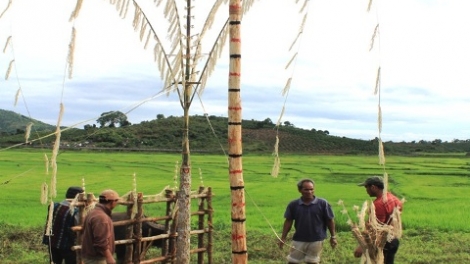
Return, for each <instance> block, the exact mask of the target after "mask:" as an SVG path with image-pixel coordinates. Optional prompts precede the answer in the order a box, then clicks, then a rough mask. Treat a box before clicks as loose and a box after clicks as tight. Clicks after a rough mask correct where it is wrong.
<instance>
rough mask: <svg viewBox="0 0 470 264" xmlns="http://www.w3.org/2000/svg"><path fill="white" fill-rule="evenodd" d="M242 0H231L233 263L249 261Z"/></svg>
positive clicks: (230, 168) (229, 115)
mask: <svg viewBox="0 0 470 264" xmlns="http://www.w3.org/2000/svg"><path fill="white" fill-rule="evenodd" d="M241 11H242V10H241V0H230V5H229V16H230V25H229V27H230V28H229V29H230V66H229V81H228V86H229V87H228V145H229V149H228V154H229V177H230V190H231V198H232V203H231V205H232V214H231V216H232V263H236V264H240V263H247V262H248V253H247V248H246V230H245V220H246V216H245V183H244V181H243V168H242V105H241V97H240V66H241V42H240V25H241V14H242V13H241Z"/></svg>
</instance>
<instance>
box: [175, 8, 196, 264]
mask: <svg viewBox="0 0 470 264" xmlns="http://www.w3.org/2000/svg"><path fill="white" fill-rule="evenodd" d="M186 3H187V8H186V12H187V13H186V15H187V16H186V36H187V37H186V51H185V52H186V54H185V57H184V61H185V65H184V66H185V67H184V74H185V77H184V79H185V82H183V85H184V93H183V110H184V121H183V142H182V148H183V150H182V161H181V168H180V188H179V192H178V194H177V204H178V214H177V217H176V219H177V220H176V232H178V236H177V238H176V263H177V264H189V261H190V259H191V256H190V249H191V248H190V246H191V245H190V240H191V234H190V232H191V197H190V195H191V160H190V154H189V108H190V106H191V94H192V85H193V84H192V83H191V72H190V70H191V42H190V40H191V38H190V37H189V36H191V0H187V1H186Z"/></svg>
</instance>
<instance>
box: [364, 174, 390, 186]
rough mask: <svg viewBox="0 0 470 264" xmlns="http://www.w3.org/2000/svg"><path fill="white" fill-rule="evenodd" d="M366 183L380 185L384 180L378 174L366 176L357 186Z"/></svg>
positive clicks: (365, 184)
mask: <svg viewBox="0 0 470 264" xmlns="http://www.w3.org/2000/svg"><path fill="white" fill-rule="evenodd" d="M367 185H375V186H379V185H382V186H383V185H384V180H383V178H382V177H380V176H372V177H369V178H367V180H365V181H364V182H362V183H359V184H358V185H357V186H367Z"/></svg>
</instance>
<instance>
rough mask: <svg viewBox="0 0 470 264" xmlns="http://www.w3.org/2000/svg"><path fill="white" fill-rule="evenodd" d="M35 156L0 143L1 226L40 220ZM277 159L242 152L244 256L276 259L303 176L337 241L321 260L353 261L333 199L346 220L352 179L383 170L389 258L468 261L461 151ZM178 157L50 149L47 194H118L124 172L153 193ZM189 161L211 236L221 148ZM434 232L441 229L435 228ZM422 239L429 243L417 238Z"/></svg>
mask: <svg viewBox="0 0 470 264" xmlns="http://www.w3.org/2000/svg"><path fill="white" fill-rule="evenodd" d="M45 156H48V158H49V159H50V156H51V151H50V150H45V151H26V150H6V151H0V168H1V169H0V191H1V193H2V194H3V197H2V198H3V199H0V208H1V210H0V219H1V220H0V223H1V224H2V225H5V226H7V227H11V226H14V227H21V228H26V229H27V228H32V229H34V230H40V227H42V226H43V225H44V221H45V217H46V211H47V205H42V204H41V203H40V196H41V185H42V184H43V183H44V182H45V183H47V184H48V185H49V186H50V185H51V184H50V181H51V175H52V171H51V170H50V169H49V172H46V166H45V161H44V159H45V158H44V157H45ZM280 158H281V168H280V173H279V175H278V177H276V178H274V177H272V176H271V175H270V171H271V168H272V166H273V164H274V158H273V157H272V156H270V155H265V156H262V155H256V156H254V155H253V156H252V155H246V156H244V157H243V177H244V180H245V190H246V215H247V222H246V230H247V234H248V238H247V240H248V246H249V247H250V246H252V248H249V252H250V255H249V256H250V258H252V261H250V262H251V263H284V256H285V252H277V253H276V254H277V255H276V254H274V256H273V255H272V252H274V251H275V250H276V248H271V249H269V247H273V245H274V244H275V241H276V236H277V235H280V232H281V230H282V223H283V220H284V219H283V213H284V209H285V206H286V205H287V203H288V202H289V201H290V200H292V199H296V198H298V197H299V193H298V191H297V189H296V182H297V181H298V180H299V179H301V178H305V177H307V178H311V179H313V180H314V181H315V182H316V186H315V194H316V196H319V197H323V198H325V199H327V200H328V201H329V202H330V203H331V204H332V206H333V208H334V211H335V214H336V224H337V229H338V231H339V236H340V246H339V248H337V249H336V250H335V251H332V250H331V249H330V248H329V246H328V245H326V246H325V252H324V253H323V256H324V257H323V262H322V263H359V260H358V259H354V258H352V250H353V249H354V248H355V241H354V239H353V238H352V235H351V234H350V232H349V227H348V225H347V224H346V221H347V216H345V215H342V214H341V213H340V211H341V210H342V207H340V206H339V205H337V202H338V201H339V200H343V201H344V203H345V205H346V207H347V209H348V210H349V211H350V215H351V218H353V219H354V215H353V210H352V207H353V206H354V205H359V206H360V205H362V203H364V201H366V200H370V199H371V198H370V197H368V196H367V193H366V192H365V190H364V188H363V187H358V186H357V184H358V183H360V182H362V181H363V180H364V179H366V178H367V177H369V176H371V175H382V174H383V173H384V172H386V173H388V175H389V190H390V191H392V192H393V193H394V194H395V195H396V196H397V197H399V198H404V199H405V200H406V202H405V204H404V210H403V214H402V220H403V227H404V234H405V235H404V238H403V239H402V246H401V249H400V250H399V253H398V255H397V258H398V259H397V263H465V262H466V261H467V260H470V259H469V254H470V250H468V249H467V251H465V250H466V249H464V248H463V246H462V245H463V243H467V244H468V243H469V242H470V236H469V235H468V233H470V225H469V224H468V223H469V222H470V213H469V212H470V205H469V202H468V197H469V196H468V194H469V192H470V157H468V156H465V155H463V154H462V155H452V156H443V155H441V156H407V157H402V156H389V157H386V164H385V166H381V165H379V164H378V157H376V156H327V155H321V156H316V155H312V156H307V155H286V156H283V155H282V153H281V157H280ZM180 161H181V155H180V154H177V153H175V154H160V153H122V152H101V153H98V152H85V151H83V152H62V153H60V154H59V155H58V156H57V167H58V173H57V197H56V198H54V199H53V200H54V201H60V200H62V199H63V197H64V196H65V191H66V189H67V188H68V187H69V186H71V185H79V186H82V185H83V184H84V186H85V188H86V192H87V193H94V194H98V193H100V192H101V191H102V190H104V189H108V188H111V189H115V190H116V191H118V192H119V193H120V194H124V193H127V192H128V191H131V190H132V188H133V179H134V176H133V175H134V174H135V175H136V182H137V191H138V192H142V193H143V194H144V195H151V194H157V193H160V192H161V191H162V190H163V189H164V188H165V187H169V188H174V187H175V185H176V186H177V185H178V183H177V182H175V180H176V181H178V177H179V176H178V175H176V173H175V169H176V168H177V166H178V165H179V164H180V163H181V162H180ZM191 167H192V186H193V187H192V189H193V190H196V189H197V188H198V187H199V186H201V185H203V186H206V187H212V190H213V192H214V194H215V197H214V199H213V208H214V220H213V221H214V227H215V230H216V231H218V232H219V235H221V236H223V235H224V234H227V236H228V235H229V232H230V228H231V220H230V210H231V208H230V188H229V187H230V186H229V176H228V161H227V157H224V156H223V155H201V154H192V155H191ZM146 206H147V207H145V208H144V210H146V214H147V215H161V214H162V213H161V212H163V209H162V208H159V207H158V206H157V205H153V206H152V205H146ZM250 234H256V235H253V237H252V238H253V239H261V238H262V239H261V241H262V242H257V243H255V244H254V245H251V243H254V241H250ZM443 234H444V235H446V236H444V237H441V236H443ZM39 235H40V234H39ZM291 235H292V231H291ZM423 236H424V238H423ZM0 238H2V237H1V236H0ZM2 239H3V238H2ZM423 239H424V240H423ZM426 239H430V241H431V242H432V243H433V244H429V246H426V243H427V242H428V241H427V240H426ZM435 239H438V240H439V241H440V242H443V243H441V244H440V246H439V247H438V246H437V245H436V244H434V242H433V240H435ZM227 240H228V241H225V242H224V243H227V245H228V247H230V240H229V238H228V239H227ZM268 241H269V242H268ZM0 242H1V241H0ZM407 243H409V245H407ZM453 243H458V244H456V245H454V244H453ZM260 246H261V248H259V247H260ZM454 247H456V248H458V252H457V253H456V252H454V253H452V258H451V256H448V254H447V253H445V252H442V251H443V250H444V249H446V248H454ZM465 248H466V247H465ZM227 250H229V249H227ZM273 250H274V251H273ZM277 251H279V250H278V249H277ZM428 251H431V252H428ZM447 251H449V250H448V249H447ZM2 252H3V253H2ZM5 252H6V251H5V249H3V250H0V258H1V257H2V254H5ZM227 252H229V251H227ZM450 252H452V251H450ZM43 253H44V252H43ZM262 253H265V254H268V255H269V256H268V257H273V258H274V260H273V261H274V262H268V261H267V260H266V259H263V257H262V255H263V254H262ZM258 255H260V256H259V257H258ZM5 256H6V255H5ZM442 258H444V259H443V260H442V262H440V260H439V259H442ZM225 261H227V262H225ZM257 261H260V262H257ZM420 261H421V262H420ZM449 261H450V262H449ZM453 261H456V262H453ZM461 261H463V262H461ZM7 263H18V262H7ZM25 263H27V262H25ZM44 263H46V262H44ZM218 263H230V253H228V254H224V256H220V257H219V262H218Z"/></svg>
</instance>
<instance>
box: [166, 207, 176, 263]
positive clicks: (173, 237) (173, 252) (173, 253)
mask: <svg viewBox="0 0 470 264" xmlns="http://www.w3.org/2000/svg"><path fill="white" fill-rule="evenodd" d="M176 214H178V212H176ZM169 216H171V215H169ZM176 219H177V215H176V216H175V217H174V218H173V219H172V221H171V225H170V243H169V250H170V251H169V252H168V253H169V255H170V257H169V259H170V263H172V264H173V263H175V261H176V221H177V220H176Z"/></svg>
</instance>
